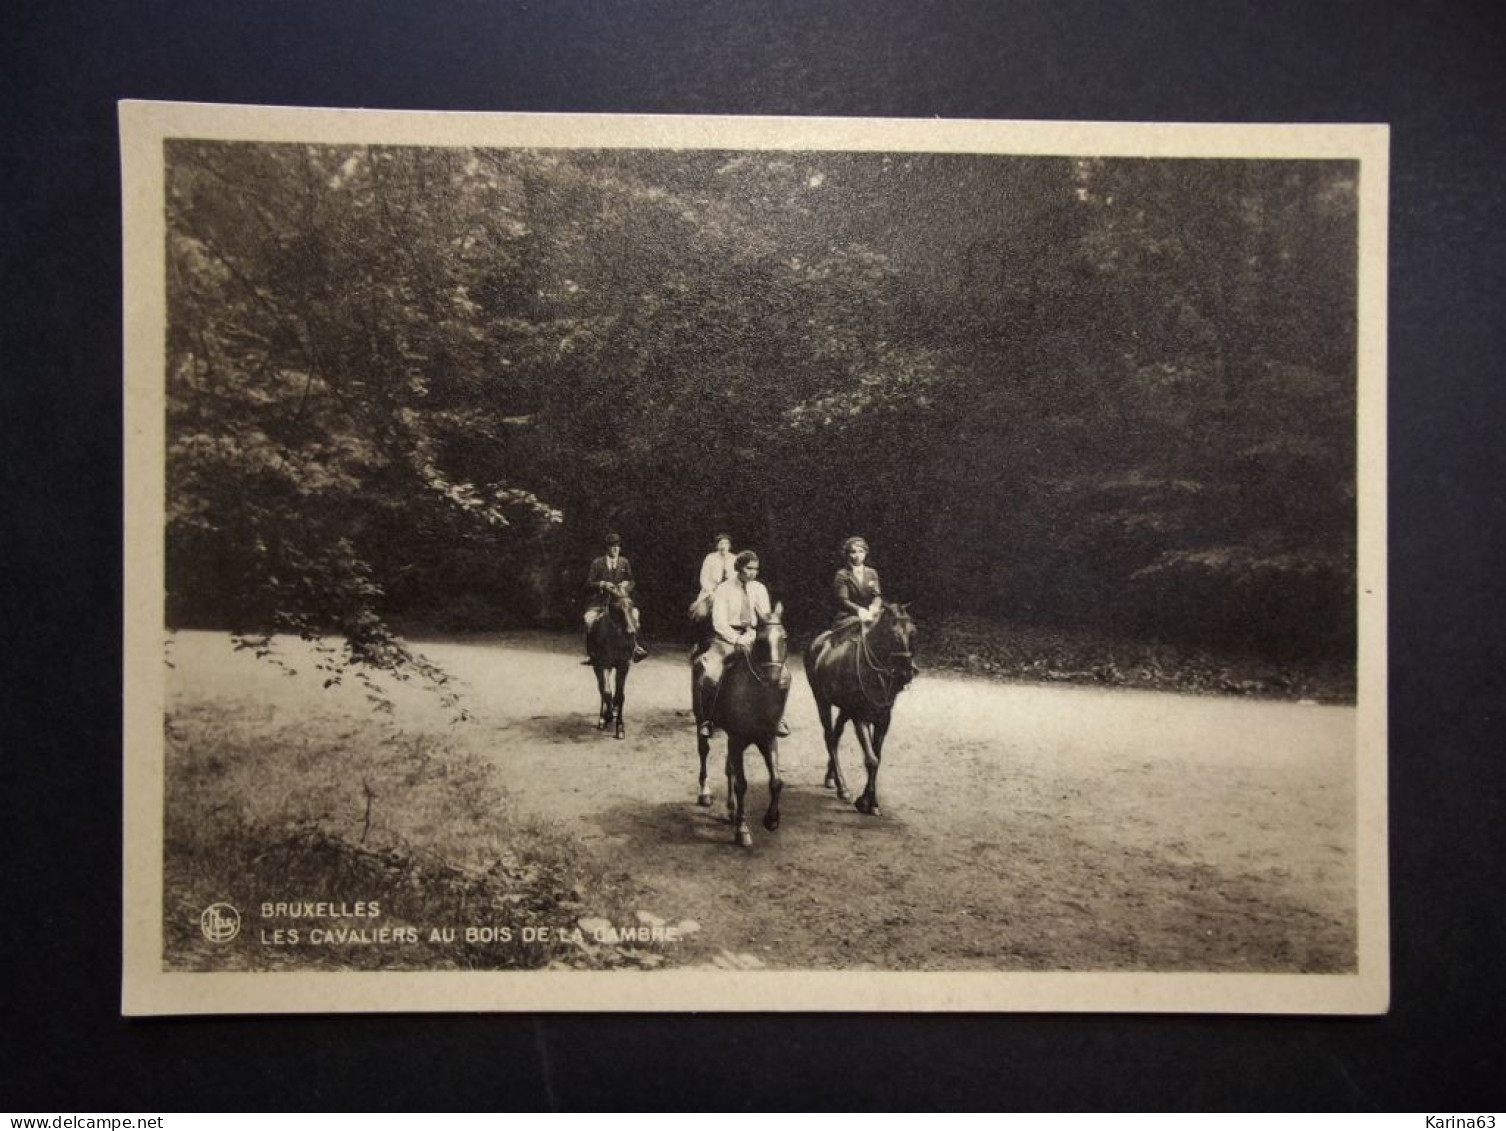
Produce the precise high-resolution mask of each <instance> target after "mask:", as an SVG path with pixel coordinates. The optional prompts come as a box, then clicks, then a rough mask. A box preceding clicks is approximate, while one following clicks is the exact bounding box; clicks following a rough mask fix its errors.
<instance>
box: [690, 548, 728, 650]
mask: <svg viewBox="0 0 1506 1131" xmlns="http://www.w3.org/2000/svg"><path fill="white" fill-rule="evenodd" d="M711 544H712V550H711V552H710V553H709V554H707V555H706V557H705V559H704V560H703V561H702V562H701V577H700V582H701V591H700V592H699V593H697V594H696V598H695V600H694V601H692V602H691V603H690V619H691V621H692V622H693V623H694V624H695V625H697V626H698V627H699V628H700V630H701V639H700V640H699V641H697V643H696V649H697V651H699V650H701V649H703V648H705V646H706V645H707V643H709V642H710V639H711V635H712V628H711V598H712V596H713V595H714V594H715V593H716V590H717V586H719V585H721V583H722V582H724V581H730V580H731V579H732V578H733V577H735V576H737V567H736V565H735V564H734V563H735V561H736V557H735V555H734V554H733V553H732V535H730V534H718V535H717V536H716V537H715V538H713V539H712V540H711Z"/></svg>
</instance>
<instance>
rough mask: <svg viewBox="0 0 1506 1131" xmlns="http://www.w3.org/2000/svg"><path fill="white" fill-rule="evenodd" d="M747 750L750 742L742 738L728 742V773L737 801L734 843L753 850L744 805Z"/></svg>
mask: <svg viewBox="0 0 1506 1131" xmlns="http://www.w3.org/2000/svg"><path fill="white" fill-rule="evenodd" d="M747 748H748V740H747V739H745V738H742V737H741V736H739V737H738V738H737V739H735V740H734V739H732V738H730V737H729V738H728V740H727V771H728V776H729V777H731V779H732V793H733V795H734V796H735V797H736V799H737V802H736V807H735V812H734V814H733V818H732V841H733V843H734V844H738V845H741V846H742V847H743V848H752V847H753V833H752V832H751V831H750V830H749V829H748V812H747V807H746V805H745V804H744V802H745V801H746V799H747V796H748V773H747V766H746V765H745V764H744V762H743V753H744V751H746V750H747Z"/></svg>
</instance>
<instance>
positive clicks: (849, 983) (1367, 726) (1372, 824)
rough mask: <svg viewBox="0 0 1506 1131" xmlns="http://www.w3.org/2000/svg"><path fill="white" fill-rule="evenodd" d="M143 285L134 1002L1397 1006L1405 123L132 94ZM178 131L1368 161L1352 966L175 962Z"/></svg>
mask: <svg viewBox="0 0 1506 1131" xmlns="http://www.w3.org/2000/svg"><path fill="white" fill-rule="evenodd" d="M120 127H121V160H122V196H123V217H122V220H123V224H124V278H123V287H124V295H125V311H124V314H125V342H124V347H125V404H124V423H125V570H124V585H125V602H124V608H125V614H124V625H123V629H124V658H125V669H124V672H123V677H124V695H125V702H124V724H125V727H124V740H125V741H124V758H125V774H124V787H125V813H124V818H125V825H124V838H125V843H124V870H123V877H122V884H123V912H124V914H123V931H124V940H123V942H124V971H123V974H124V978H123V991H122V1009H123V1012H124V1013H126V1014H128V1015H143V1014H177V1013H200V1014H210V1013H309V1012H392V1011H402V1012H413V1011H460V1010H471V1011H474V1010H495V1011H504V1010H506V1011H512V1010H529V1011H544V1010H548V1011H559V1010H591V1011H601V1010H614V1011H682V1010H688V1011H703V1012H709V1011H765V1012H767V1011H814V1010H853V1011H858V1010H864V1011H866V1010H872V1011H879V1010H905V1011H995V1010H997V1011H1016V1010H1017V1011H1073V1012H1106V1011H1116V1012H1117V1011H1135V1012H1226V1013H1354V1014H1373V1013H1382V1012H1385V1010H1386V1009H1387V1007H1388V1004H1389V993H1390V960H1389V946H1388V941H1389V933H1388V932H1389V918H1388V901H1387V859H1386V852H1387V847H1386V234H1387V225H1386V217H1387V202H1388V156H1389V130H1388V127H1386V126H1384V125H1176V124H1159V123H1086V122H984V121H939V120H890V119H837V118H753V117H747V118H733V117H686V116H666V117H651V116H638V115H621V116H619V115H573V114H471V113H427V112H407V111H370V110H315V109H294V108H264V107H250V106H214V105H203V104H191V103H165V102H162V103H159V102H122V103H121V104H120ZM168 138H202V139H218V140H244V141H284V142H320V143H330V144H339V143H380V144H386V145H415V146H493V147H532V148H580V147H590V148H653V149H753V150H780V149H804V150H862V151H887V152H937V153H1001V154H1017V155H1042V156H1045V155H1050V156H1083V157H1210V158H1288V159H1304V158H1307V159H1341V160H1355V161H1358V162H1360V188H1359V205H1360V207H1359V257H1360V272H1359V304H1358V310H1359V343H1358V345H1359V348H1358V359H1359V388H1358V398H1357V412H1358V421H1357V427H1358V460H1357V472H1358V513H1359V568H1358V593H1359V608H1358V622H1359V665H1358V699H1357V704H1356V743H1355V746H1356V749H1355V760H1356V765H1355V783H1356V804H1357V806H1358V813H1357V819H1356V826H1355V827H1356V836H1357V844H1356V857H1355V863H1356V882H1357V887H1358V891H1357V899H1356V908H1357V929H1358V958H1359V961H1358V969H1357V972H1356V973H1354V974H1342V975H1330V974H1321V975H1320V974H1311V975H1306V974H1294V975H1285V974H1121V973H1080V974H1078V973H1073V974H1055V973H900V972H881V973H874V972H856V971H854V972H833V973H828V972H820V973H817V972H790V971H750V972H730V971H703V970H669V971H662V972H650V973H627V972H622V973H615V972H613V973H589V972H573V971H572V972H547V971H537V972H531V971H530V972H502V971H497V972H433V973H407V972H403V973H398V972H393V973H374V974H367V973H343V972H342V973H274V972H266V973H233V974H232V973H176V972H174V973H169V972H165V971H164V970H163V969H162V848H163V844H162V835H163V834H162V830H163V747H162V719H163V713H164V708H165V704H166V686H165V683H166V681H165V669H164V665H163V662H162V639H163V633H164V625H163V595H164V580H163V564H164V547H163V531H164V529H165V469H164V455H165V451H166V436H165V389H164V377H163V374H164V372H165V357H166V352H165V351H166V344H165V324H166V278H165V253H164V250H163V249H164V247H165V240H166V232H165V223H166V220H165V214H164V205H163V201H164V179H163V174H164V161H163V142H164V141H165V140H167V139H168Z"/></svg>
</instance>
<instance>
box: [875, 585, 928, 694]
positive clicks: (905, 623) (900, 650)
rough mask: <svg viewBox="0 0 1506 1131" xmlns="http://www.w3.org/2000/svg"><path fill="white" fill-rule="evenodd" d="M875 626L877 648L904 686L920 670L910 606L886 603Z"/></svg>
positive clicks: (900, 683) (900, 684)
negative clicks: (876, 630) (917, 662)
mask: <svg viewBox="0 0 1506 1131" xmlns="http://www.w3.org/2000/svg"><path fill="white" fill-rule="evenodd" d="M874 627H875V628H877V629H878V630H879V632H878V634H877V636H878V641H877V645H878V646H877V649H876V650H877V651H878V653H879V654H880V655H881V656H882V657H883V662H884V663H885V664H886V665H887V666H888V667H890V668H891V669H893V670H894V672H895V674H896V675H897V676H898V678H899V686H900V687H904V686H905V685H906V684H908V683H909V682H910V681H911V680H912V679H914V678H915V676H916V674H917V673H918V672H919V670H920V669H919V668H917V667H916V666H915V644H916V631H915V622H914V621H913V620H911V619H910V610H909V608H908V607H907V606H905V605H900V604H896V605H885V606H884V611H883V614H882V615H881V616H880V617H879V619H878V620H877V621H875V622H874ZM896 690H897V689H896Z"/></svg>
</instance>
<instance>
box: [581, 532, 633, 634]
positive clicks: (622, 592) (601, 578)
mask: <svg viewBox="0 0 1506 1131" xmlns="http://www.w3.org/2000/svg"><path fill="white" fill-rule="evenodd" d="M606 550H607V552H606V553H605V554H603V555H602V556H601V557H599V558H597V559H596V560H595V561H593V562H592V563H591V572H590V573H589V574H588V575H587V577H586V600H587V606H586V641H587V652H588V653H589V651H590V638H591V626H592V625H593V624H595V623H596V622H597V620H599V619H600V618H601V617H603V616H605V615H606V611H607V606H608V605H609V604H610V603H611V600H612V598H613V597H622V598H625V599H629V600H630V599H631V597H632V593H633V567H632V566H631V565H630V564H628V560H627V558H626V557H624V556H623V554H622V535H620V534H608V535H607V538H606ZM638 625H639V616H638V607H637V606H636V605H633V606H632V608H631V616H630V629H629V632H628V635H629V637H630V638H631V639H632V641H633V663H635V664H636V663H637V662H638V661H639V660H641V659H643V657H645V656H647V655H648V650H647V649H646V648H644V647H643V645H641V644H639V643H638ZM590 662H591V660H590V659H589V658H587V660H586V663H588V664H589V663H590Z"/></svg>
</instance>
